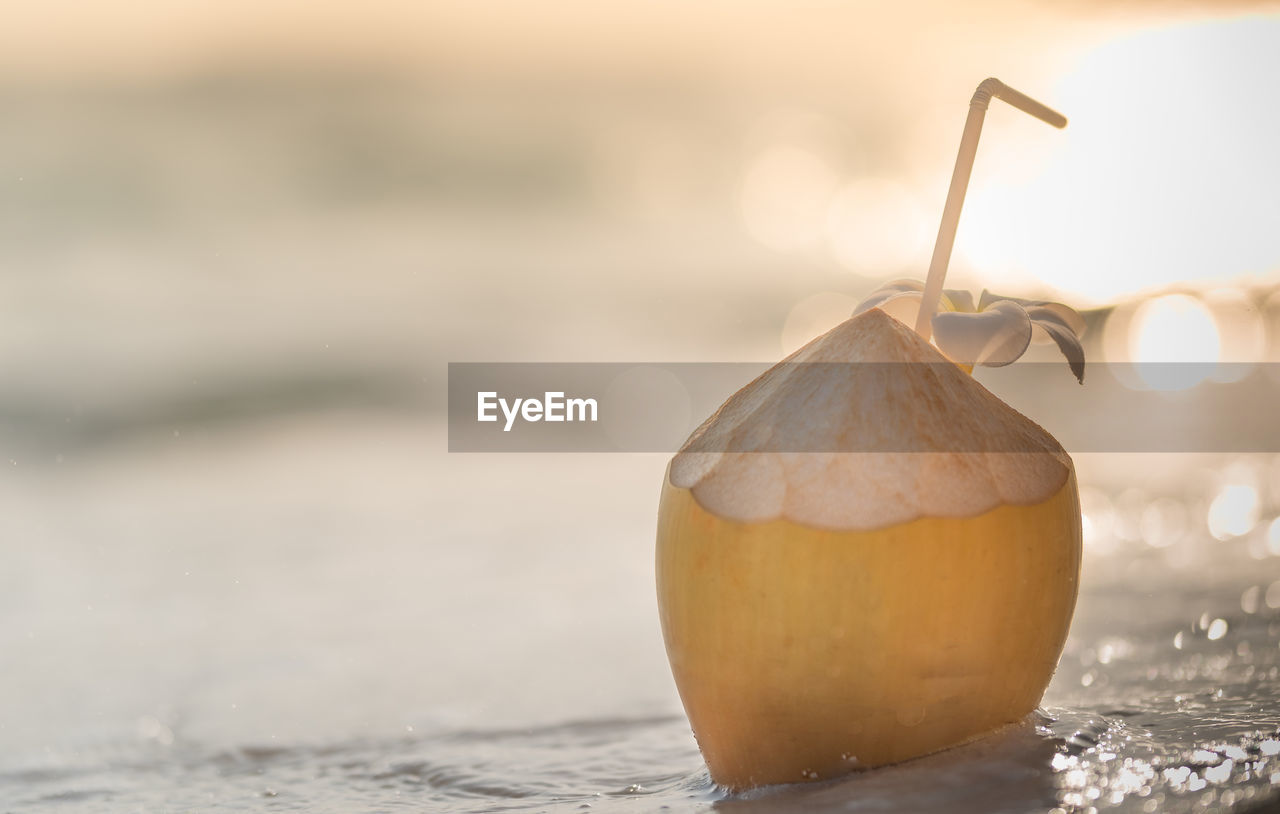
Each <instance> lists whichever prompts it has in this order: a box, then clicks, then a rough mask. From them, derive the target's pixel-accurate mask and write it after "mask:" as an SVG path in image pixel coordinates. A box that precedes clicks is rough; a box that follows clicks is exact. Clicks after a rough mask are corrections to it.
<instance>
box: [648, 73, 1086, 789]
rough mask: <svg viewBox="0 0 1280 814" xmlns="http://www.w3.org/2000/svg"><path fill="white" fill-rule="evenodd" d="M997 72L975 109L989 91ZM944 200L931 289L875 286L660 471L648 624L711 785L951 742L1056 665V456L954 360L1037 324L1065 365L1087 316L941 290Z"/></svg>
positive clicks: (1076, 542) (1056, 448) (991, 723)
mask: <svg viewBox="0 0 1280 814" xmlns="http://www.w3.org/2000/svg"><path fill="white" fill-rule="evenodd" d="M992 82H995V80H987V82H984V83H983V85H982V86H980V87H979V94H978V95H975V97H974V107H976V106H977V105H978V103H979V101H981V108H982V109H983V110H985V107H986V102H987V100H988V99H989V98H991V96H992V95H999V94H998V93H997V91H1000V90H1001V89H1004V90H1008V89H1005V88H1004V86H1003V85H999V83H996V86H998V87H996V86H992V85H991V83H992ZM993 87H994V88H995V90H994V91H993V90H992V88H993ZM984 89H986V91H987V95H986V96H985V98H981V99H980V97H981V96H982V93H983V92H984ZM1009 93H1016V92H1013V91H1009ZM1002 98H1003V97H1002ZM1021 98H1023V99H1025V97H1021ZM1027 101H1030V100H1027ZM1032 104H1035V103H1032ZM1019 106H1022V105H1019ZM974 107H971V114H970V122H969V125H967V126H966V138H965V140H964V141H962V147H961V156H960V159H959V160H958V161H957V172H956V176H955V177H954V178H953V181H952V193H953V194H954V192H955V189H956V186H957V179H959V180H960V182H961V184H960V186H961V189H960V195H961V196H962V195H963V185H964V182H967V178H968V173H967V169H966V171H965V172H964V173H963V174H962V173H961V169H962V167H961V165H962V164H963V163H964V162H965V160H966V159H965V151H966V144H967V145H968V148H969V156H968V162H969V165H970V166H971V163H972V148H973V147H976V134H973V135H972V137H970V135H971V134H970V132H969V130H970V128H971V127H972V125H973V122H974V115H973V112H972V111H973V109H974ZM1024 109H1025V107H1024ZM1055 115H1056V114H1055ZM977 123H978V126H980V124H981V117H980V116H979V117H978V118H977ZM1064 123H1065V120H1064ZM962 175H963V177H962ZM952 215H954V217H951V216H952ZM958 215H959V207H958V205H956V206H952V201H951V197H950V196H949V200H948V211H947V214H946V215H944V218H943V227H942V229H941V230H940V233H939V243H938V247H939V248H936V249H935V256H934V263H933V264H932V265H931V269H930V277H929V280H928V285H925V286H921V285H920V284H918V283H893V284H890V285H889V286H887V287H886V288H885V289H882V290H881V291H879V292H877V293H875V294H873V295H872V297H871V298H869V299H868V301H867V302H866V303H864V306H863V307H860V308H859V311H858V312H856V314H855V316H854V317H853V318H851V319H849V320H847V321H845V322H844V323H842V324H840V325H838V326H836V327H835V328H834V329H832V330H831V331H829V332H828V333H826V334H824V335H822V336H820V337H818V338H817V339H815V340H813V341H812V342H810V343H809V344H808V345H806V346H805V347H803V348H801V349H800V350H798V351H796V352H795V353H794V354H792V355H791V356H789V357H787V359H785V360H783V362H782V363H780V364H778V365H776V366H774V367H773V368H771V369H770V370H769V371H767V372H766V373H765V374H764V375H762V376H761V377H759V378H758V379H756V380H755V381H754V382H752V383H750V384H749V385H747V386H746V387H744V388H743V389H742V390H740V391H738V392H737V393H736V394H734V395H733V396H732V397H731V398H730V399H729V400H728V401H727V402H725V404H724V405H723V406H721V407H720V409H719V410H718V411H716V413H715V414H714V415H713V416H711V417H710V418H709V419H708V420H707V421H706V422H704V423H703V425H702V426H701V427H699V428H698V429H697V430H696V431H695V432H694V433H693V435H692V436H691V437H690V438H689V440H688V441H687V442H686V443H685V445H684V446H683V447H682V448H681V450H680V451H679V452H678V453H677V454H676V456H675V457H674V458H673V459H672V461H671V463H670V465H669V466H668V469H667V476H666V480H665V482H664V484H663V488H662V497H661V503H660V506H659V513H658V536H657V584H658V604H659V610H660V615H661V622H662V631H663V636H664V638H665V640H666V646H667V653H668V656H669V658H670V661H671V668H672V673H673V674H674V677H675V681H676V685H677V688H678V690H679V692H680V697H681V700H682V701H683V703H684V707H685V710H686V712H687V713H688V715H689V720H690V722H691V724H692V727H693V730H694V733H695V735H696V737H697V739H698V743H699V746H700V747H701V749H702V753H703V757H704V758H705V760H706V762H707V766H708V767H709V769H710V771H711V776H712V779H713V780H714V781H715V782H716V783H718V784H720V785H721V786H725V787H727V788H730V789H743V788H749V787H753V786H759V785H765V784H772V783H791V782H799V781H804V780H817V779H824V778H830V777H833V776H837V775H840V774H844V773H846V772H848V771H850V770H853V769H858V768H866V767H873V766H879V765H883V764H887V763H893V762H897V761H901V760H906V759H909V758H913V757H917V756H920V755H924V754H927V753H930V752H934V751H937V750H940V749H944V748H946V747H950V746H954V745H957V744H960V743H963V742H965V741H968V740H971V739H973V738H976V737H979V736H981V735H983V734H985V733H987V732H990V731H991V730H993V729H995V728H997V727H1000V726H1001V725H1004V724H1008V723H1012V722H1015V721H1017V720H1019V719H1021V718H1023V717H1025V716H1026V715H1028V714H1029V713H1030V712H1031V711H1032V710H1033V709H1034V708H1035V706H1036V704H1037V703H1038V702H1039V700H1040V697H1041V695H1042V694H1043V692H1044V689H1045V687H1046V686H1047V685H1048V683H1049V679H1050V678H1051V677H1052V674H1053V671H1054V669H1055V667H1056V664H1057V660H1058V657H1059V655H1060V654H1061V652H1062V647H1063V644H1064V642H1065V640H1066V635H1067V630H1068V628H1069V626H1070V622H1071V615H1072V612H1073V610H1074V607H1075V599H1076V591H1077V581H1078V574H1079V567H1080V551H1081V525H1080V508H1079V498H1078V495H1077V489H1076V480H1075V473H1074V468H1073V466H1072V463H1071V459H1070V458H1069V457H1068V455H1067V454H1066V452H1065V451H1063V449H1062V447H1061V446H1060V445H1059V444H1058V443H1057V441H1055V440H1054V439H1053V437H1052V436H1051V435H1049V433H1047V432H1046V431H1045V430H1043V429H1041V428H1040V427H1039V426H1037V425H1036V424H1035V423H1034V422H1032V421H1031V420H1030V419H1028V418H1026V417H1025V416H1023V415H1021V414H1020V413H1018V412H1017V411H1016V410H1014V409H1013V408H1012V407H1009V406H1008V405H1007V404H1005V403H1004V402H1002V401H1001V400H1000V399H999V398H997V397H996V396H994V395H993V394H991V393H990V392H989V391H988V390H986V389H985V388H984V387H982V386H981V385H980V384H978V383H977V382H976V381H974V380H973V379H972V378H971V376H970V375H969V373H968V371H969V370H970V369H971V367H972V365H973V364H988V365H1002V364H1008V363H1009V362H1011V361H1013V359H1015V358H1017V356H1019V355H1021V353H1022V352H1023V350H1025V348H1026V346H1027V343H1028V342H1030V341H1031V340H1032V339H1033V338H1040V339H1042V340H1052V341H1055V342H1057V343H1058V345H1059V347H1061V348H1063V350H1064V352H1065V353H1066V355H1067V357H1068V360H1069V361H1070V362H1071V364H1072V369H1073V371H1075V372H1076V373H1077V375H1078V376H1081V377H1082V376H1083V355H1082V354H1081V353H1080V346H1079V341H1078V339H1077V338H1076V333H1078V331H1079V330H1080V329H1081V328H1082V327H1083V323H1082V322H1081V321H1080V320H1079V317H1078V315H1076V314H1075V312H1074V311H1071V309H1069V308H1067V307H1066V306H1061V305H1058V304H1056V303H1029V302H1025V301H1013V300H999V301H997V302H994V303H988V302H987V297H986V296H984V297H983V303H982V304H983V307H982V308H980V309H976V308H974V307H973V306H972V298H970V297H968V296H967V295H962V294H958V293H956V292H943V291H942V288H941V282H942V280H941V275H940V272H939V269H941V273H945V266H946V259H947V257H948V256H949V253H950V241H951V238H953V237H954V226H955V223H954V221H955V220H956V219H958ZM949 217H950V218H951V220H952V223H951V224H950V229H951V235H950V237H947V236H946V234H945V233H946V231H947V229H948V223H947V221H948V218H949ZM944 244H945V246H944ZM944 249H945V251H943V250H944ZM940 254H942V255H944V256H943V257H942V261H941V263H939V262H938V260H939V255H940ZM931 298H932V302H930V299H931ZM938 304H941V306H942V308H943V312H942V313H939V314H936V315H935V314H934V313H933V311H934V309H935V308H936V307H937V306H938ZM886 312H889V313H886ZM912 312H916V313H912ZM890 313H893V314H895V316H896V317H898V318H902V319H907V320H910V319H911V318H915V317H918V320H917V324H918V325H920V324H922V325H924V326H925V328H924V330H923V331H913V330H911V329H910V328H908V327H907V325H906V324H904V323H903V322H900V321H899V319H898V318H895V316H890V315H889V314H890ZM922 334H924V335H922ZM929 334H932V335H933V337H934V339H935V341H937V342H938V344H939V347H940V348H941V352H940V351H939V349H938V348H935V347H934V346H933V345H931V344H930V343H929V341H928V339H927V337H928V335H929ZM944 353H945V354H946V355H944Z"/></svg>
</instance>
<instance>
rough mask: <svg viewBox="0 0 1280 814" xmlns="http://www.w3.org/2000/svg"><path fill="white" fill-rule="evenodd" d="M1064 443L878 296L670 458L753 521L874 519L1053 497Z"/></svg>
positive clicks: (711, 507)
mask: <svg viewBox="0 0 1280 814" xmlns="http://www.w3.org/2000/svg"><path fill="white" fill-rule="evenodd" d="M1070 472H1071V459H1070V458H1069V457H1068V456H1067V454H1066V452H1064V451H1063V449H1062V446H1061V445H1060V444H1058V442H1057V441H1056V440H1055V439H1054V438H1053V436H1051V435H1050V434H1049V433H1048V432H1046V431H1045V430H1044V429H1042V428H1041V427H1040V426H1039V425H1037V424H1036V423H1035V422H1033V421H1031V420H1030V419H1029V418H1027V417H1026V416H1024V415H1022V414H1021V413H1019V412H1018V411H1016V410H1014V409H1013V408H1012V407H1010V406H1009V405H1007V404H1005V403H1004V402H1003V401H1001V400H1000V399H999V398H997V397H996V396H995V395H993V394H992V393H991V392H990V391H988V390H987V389H986V388H985V387H983V386H982V385H981V384H979V383H978V382H976V381H974V379H973V378H972V377H971V376H970V375H969V374H968V373H966V372H965V371H964V370H963V369H961V368H960V367H958V366H957V365H956V364H955V363H953V362H951V361H949V360H948V359H947V358H946V357H945V356H943V355H942V354H941V353H939V352H938V351H937V350H936V349H935V348H934V347H933V346H931V345H930V344H929V343H928V342H926V341H925V340H923V339H922V338H921V337H920V336H919V335H918V334H916V333H915V332H914V331H912V330H911V329H909V328H907V327H906V326H905V325H903V324H902V323H900V322H898V321H897V320H896V319H894V318H893V317H890V316H888V315H887V314H885V313H884V312H883V311H881V310H879V309H872V310H869V311H865V312H863V313H861V314H859V315H857V316H855V317H853V318H852V319H849V320H846V321H845V322H843V323H841V324H840V325H837V326H836V327H835V328H833V329H831V330H830V331H828V332H827V333H825V334H823V335H822V336H820V337H818V338H817V339H815V340H813V341H812V342H810V343H809V344H807V345H805V346H804V347H803V348H801V349H799V350H798V351H796V352H795V353H793V354H791V355H790V356H788V357H787V358H786V359H784V360H783V361H782V362H780V363H778V364H777V365H775V366H773V367H772V368H770V369H769V370H768V371H766V372H765V373H764V374H763V375H761V376H760V377H759V378H757V379H756V380H755V381H753V382H751V383H750V384H748V385H747V386H746V387H744V388H742V389H741V390H739V391H738V392H737V393H735V394H734V395H733V396H732V397H730V398H729V400H728V401H726V402H725V403H724V404H723V405H722V406H721V407H720V409H719V410H717V411H716V413H715V414H714V415H712V416H711V417H710V418H708V419H707V420H706V421H704V422H703V423H702V426H700V427H699V428H698V429H697V430H695V431H694V433H693V435H691V436H690V437H689V440H688V441H686V442H685V444H684V446H683V447H682V448H681V449H680V451H679V452H678V453H677V454H676V456H675V458H673V459H672V461H671V467H670V480H671V483H672V485H674V486H677V487H681V488H687V489H690V490H691V491H692V492H693V495H694V497H695V498H696V499H697V501H698V502H699V503H700V504H701V505H702V506H703V507H704V508H705V509H707V510H708V511H710V512H713V513H714V514H717V515H719V516H721V517H725V518H728V519H733V520H738V521H743V522H765V521H769V520H776V519H786V520H790V521H792V522H794V523H800V524H804V525H807V526H812V527H817V528H829V529H835V530H873V529H878V528H883V527H885V526H890V525H895V524H899V523H906V522H910V521H912V520H915V519H918V518H922V517H972V516H976V515H979V514H982V513H984V512H987V511H990V510H991V509H994V508H996V507H997V506H1000V505H1009V504H1014V505H1029V504H1034V503H1039V502H1042V501H1044V500H1047V499H1048V498H1050V497H1052V496H1053V495H1054V494H1056V493H1057V492H1058V490H1059V489H1061V488H1062V486H1063V484H1064V483H1065V482H1066V479H1067V477H1068V476H1069V474H1070Z"/></svg>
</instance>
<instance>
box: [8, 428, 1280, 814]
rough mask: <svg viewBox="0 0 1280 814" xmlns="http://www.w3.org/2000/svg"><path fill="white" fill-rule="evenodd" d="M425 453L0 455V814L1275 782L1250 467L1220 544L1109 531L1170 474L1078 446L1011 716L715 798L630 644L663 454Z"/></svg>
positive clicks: (1213, 791)
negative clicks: (1060, 602) (1238, 520)
mask: <svg viewBox="0 0 1280 814" xmlns="http://www.w3.org/2000/svg"><path fill="white" fill-rule="evenodd" d="M441 442H442V428H441V427H440V426H439V425H438V424H434V423H432V422H431V421H424V420H423V419H422V418H421V417H420V416H416V415H395V414H393V413H388V412H378V413H370V412H368V411H361V410H334V411H329V412H323V411H321V412H317V413H314V414H304V415H295V416H292V417H289V418H278V419H275V420H271V421H250V422H243V423H239V424H235V425H233V426H230V427H228V426H225V425H222V424H216V423H215V424H213V425H206V424H203V423H201V422H200V421H194V422H191V423H188V424H184V425H182V426H181V427H180V428H179V432H178V433H177V434H176V435H175V434H174V433H173V432H172V431H169V432H165V433H160V432H156V433H154V434H150V435H148V434H143V435H142V436H139V437H136V438H133V439H132V440H130V441H128V442H127V443H126V442H122V441H117V442H115V443H113V444H107V445H102V446H98V447H92V448H85V449H80V450H78V451H75V452H74V454H72V455H70V456H67V455H64V457H63V459H62V461H61V462H60V463H59V462H57V459H56V458H52V459H50V460H49V461H47V462H43V463H42V462H40V461H39V456H36V455H35V454H34V453H33V454H32V455H31V456H30V460H28V461H25V462H20V464H19V465H11V466H10V468H9V469H8V470H7V473H6V475H5V481H4V486H5V494H6V496H7V497H8V499H9V510H8V511H7V513H6V516H5V518H4V520H3V524H4V525H3V529H2V530H3V537H2V538H0V539H3V540H5V541H6V556H7V563H8V567H7V568H6V569H5V571H4V572H3V576H0V583H2V584H0V587H2V588H3V591H2V592H0V596H2V597H3V598H0V610H2V613H0V620H2V621H0V643H2V644H3V652H4V653H5V654H6V664H5V671H4V674H3V680H2V682H0V686H3V688H4V695H3V699H2V700H0V721H3V726H0V801H3V804H2V805H0V811H35V812H52V811H73V810H74V811H81V810H94V811H112V812H114V811H120V812H125V811H188V810H197V811H207V810H208V811H212V810H242V809H244V808H247V807H250V806H253V807H261V808H263V809H267V810H305V811H320V812H324V811H334V812H338V811H356V810H359V811H382V810H390V809H396V808H409V809H412V810H417V811H461V812H481V811H551V812H569V811H586V810H597V811H654V810H672V811H696V810H711V809H721V808H723V809H728V810H735V809H746V810H752V809H761V810H769V811H788V810H794V811H826V810H853V811H904V810H905V811H911V810H927V809H935V808H937V806H939V805H943V804H945V805H946V806H947V807H948V809H949V810H955V811H974V812H977V811H1009V812H1024V811H1027V812H1029V811H1046V810H1050V809H1053V808H1055V807H1058V808H1062V809H1063V810H1081V811H1084V810H1088V809H1089V808H1090V807H1093V808H1097V809H1100V810H1101V809H1107V808H1117V809H1118V810H1124V811H1173V812H1176V811H1204V810H1217V809H1234V808H1239V809H1241V810H1252V809H1253V808H1254V807H1257V806H1261V805H1264V804H1265V805H1275V804H1278V801H1280V587H1274V586H1275V584H1276V583H1277V581H1280V568H1278V567H1277V565H1278V564H1280V558H1277V557H1276V556H1274V555H1273V554H1272V553H1271V551H1270V549H1269V548H1268V545H1269V542H1268V538H1267V522H1266V520H1267V519H1268V518H1269V517H1270V514H1268V512H1270V513H1274V509H1275V506H1274V504H1273V503H1272V502H1271V498H1270V497H1269V494H1270V493H1269V492H1266V491H1265V483H1264V484H1263V485H1264V497H1263V507H1264V509H1263V511H1262V513H1261V514H1262V519H1261V520H1257V521H1256V522H1255V528H1253V529H1251V530H1250V533H1249V534H1246V535H1245V536H1243V537H1238V538H1231V539H1227V540H1224V541H1218V540H1215V539H1213V538H1212V537H1211V536H1210V535H1209V534H1207V533H1206V531H1204V530H1203V527H1202V526H1201V527H1196V526H1195V525H1194V524H1191V523H1188V528H1187V529H1186V530H1185V532H1184V533H1183V534H1181V535H1179V536H1177V537H1174V538H1170V539H1172V540H1174V542H1172V543H1171V544H1168V545H1166V544H1165V543H1168V542H1169V540H1168V539H1160V540H1156V541H1155V542H1157V543H1158V544H1159V545H1151V544H1149V543H1148V542H1146V541H1144V540H1142V539H1140V538H1139V539H1136V540H1127V539H1126V538H1125V536H1124V534H1123V533H1121V532H1124V531H1125V529H1126V524H1127V523H1129V522H1130V521H1132V520H1133V519H1134V518H1133V517H1131V516H1130V515H1135V514H1136V515H1137V516H1139V517H1140V516H1141V514H1142V512H1143V511H1145V510H1146V508H1147V507H1149V506H1150V505H1153V504H1155V505H1161V506H1164V505H1165V504H1162V503H1159V501H1160V500H1166V501H1167V500H1172V499H1173V498H1172V497H1170V496H1169V494H1170V493H1162V494H1159V495H1158V494H1156V493H1154V492H1150V493H1147V494H1145V495H1141V496H1135V495H1133V494H1132V493H1125V492H1123V491H1121V490H1118V489H1116V488H1115V487H1114V484H1113V483H1112V480H1114V479H1119V480H1121V481H1124V480H1125V479H1127V478H1128V475H1127V474H1126V473H1125V471H1124V465H1123V460H1120V459H1114V460H1109V462H1108V461H1103V460H1100V459H1099V457H1098V456H1081V458H1080V461H1079V464H1080V468H1081V479H1082V482H1084V483H1085V484H1086V489H1087V494H1088V495H1090V501H1089V502H1087V504H1086V511H1087V512H1088V511H1090V510H1091V509H1092V514H1091V522H1092V523H1094V525H1095V526H1096V527H1097V528H1101V527H1102V526H1103V525H1104V519H1105V522H1106V523H1108V524H1109V527H1110V528H1111V529H1112V532H1111V533H1109V534H1108V535H1107V536H1106V537H1102V536H1098V534H1097V533H1096V532H1095V533H1094V534H1093V535H1092V536H1091V538H1090V543H1089V548H1088V555H1087V557H1086V563H1085V573H1084V581H1083V587H1082V593H1081V597H1080V601H1079V605H1078V611H1077V615H1076V619H1075V622H1074V625H1073V628H1072V633H1071V637H1070V640H1069V642H1068V644H1067V648H1066V652H1065V653H1064V655H1063V659H1062V663H1061V666H1060V668H1059V670H1058V673H1057V675H1056V676H1055V679H1054V682H1053V684H1052V686H1051V687H1050V689H1049V691H1048V693H1047V694H1046V696H1045V699H1044V704H1043V707H1042V710H1041V711H1040V712H1039V713H1038V714H1037V715H1035V716H1033V718H1031V719H1029V720H1027V721H1024V722H1022V723H1021V724H1019V725H1016V726H1013V727H1010V728H1008V729H1007V730H1005V731H1003V732H1000V733H997V734H995V735H993V736H991V737H989V738H986V739H983V740H981V741H978V742H975V743H973V744H970V745H968V746H965V747H962V748H959V749H955V750H951V751H948V752H944V753H941V754H938V755H934V756H930V757H926V758H923V759H921V760H917V761H914V762H911V763H907V764H903V765H901V766H896V767H892V768H888V769H883V770H877V771H873V772H868V773H864V774H860V775H855V776H852V777H850V778H847V779H843V780H837V781H832V782H826V783H817V784H812V785H803V784H802V785H796V786H788V787H779V788H773V789H765V790H758V791H755V792H752V793H749V794H745V795H739V796H729V795H726V794H725V793H723V792H721V791H720V790H718V789H716V788H715V787H714V786H713V785H712V783H711V782H710V779H709V778H708V776H707V773H706V770H705V768H704V767H703V765H702V762H701V760H700V758H699V756H698V753H697V749H696V746H695V744H694V742H693V739H692V736H691V734H690V732H689V729H688V725H687V722H686V720H685V718H684V716H683V715H682V713H681V711H680V707H679V703H678V700H677V698H676V697H675V694H674V692H673V689H672V686H671V681H670V677H669V675H668V673H667V667H666V663H665V658H664V655H663V652H662V646H661V641H660V636H659V634H658V631H657V623H656V611H655V608H654V606H653V602H654V600H653V593H652V564H651V557H652V532H653V512H654V509H655V506H656V497H657V484H658V483H659V478H660V477H661V471H662V466H663V463H664V461H663V459H662V458H661V457H660V456H643V455H632V456H622V455H619V456H609V455H578V456H573V455H565V456H542V455H511V456H492V455H478V456H457V455H455V456H449V455H448V454H447V453H444V452H442V450H441V446H442V443H441ZM1131 457H1132V456H1131ZM1126 460H1127V459H1126ZM1167 460H1173V459H1172V456H1170V457H1169V458H1168V459H1167ZM1103 463H1108V465H1107V466H1105V467H1104V466H1101V464H1103ZM1131 463H1132V461H1131ZM1193 463H1194V462H1191V463H1188V462H1185V461H1184V462H1182V463H1181V464H1180V465H1179V466H1180V468H1179V470H1178V473H1175V474H1166V482H1167V484H1170V486H1168V487H1167V488H1175V487H1177V488H1181V490H1182V491H1181V492H1174V493H1172V494H1176V495H1177V497H1178V500H1179V505H1182V506H1187V507H1190V509H1195V510H1198V511H1202V512H1206V513H1207V509H1205V504H1207V502H1208V500H1209V498H1210V497H1212V494H1209V495H1201V494H1200V491H1201V490H1203V488H1204V483H1203V480H1204V478H1205V477H1208V474H1207V473H1211V472H1230V471H1236V472H1253V473H1255V474H1259V473H1260V474H1261V476H1263V477H1264V478H1269V477H1270V472H1271V470H1270V468H1269V467H1271V466H1272V465H1274V462H1272V461H1271V460H1270V459H1269V458H1268V459H1255V458H1244V459H1238V460H1233V461H1217V462H1210V463H1214V464H1215V468H1214V469H1211V470H1208V469H1204V468H1202V467H1197V466H1194V465H1192V464H1193ZM1202 463H1203V462H1202ZM1233 466H1234V467H1235V469H1234V470H1232V469H1231V467H1233ZM497 473H502V474H501V475H499V474H497ZM1139 498H1140V499H1139ZM1099 500H1105V503H1104V505H1102V507H1101V508H1099V506H1098V505H1097V502H1098V501H1099ZM1166 508H1167V507H1166ZM1190 509H1189V510H1190ZM1106 512H1110V517H1109V518H1104V514H1105V513H1106ZM1148 514H1149V513H1148ZM1204 516H1206V514H1202V515H1201V517H1204ZM1201 522H1202V523H1203V522H1205V521H1201ZM15 541H21V542H22V543H23V544H22V545H18V544H17V543H16V542H15ZM664 807H665V809H664Z"/></svg>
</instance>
